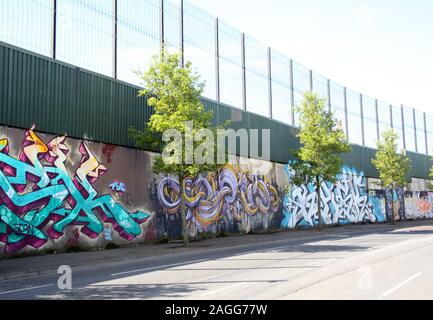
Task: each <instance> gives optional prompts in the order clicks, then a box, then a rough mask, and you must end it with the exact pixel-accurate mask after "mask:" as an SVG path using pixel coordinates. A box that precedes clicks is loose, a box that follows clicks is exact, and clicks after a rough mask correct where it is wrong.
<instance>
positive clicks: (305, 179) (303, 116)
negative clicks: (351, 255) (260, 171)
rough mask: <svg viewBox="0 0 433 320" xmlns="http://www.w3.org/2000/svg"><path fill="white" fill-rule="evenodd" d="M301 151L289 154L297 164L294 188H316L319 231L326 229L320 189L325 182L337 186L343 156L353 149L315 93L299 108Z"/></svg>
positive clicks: (294, 165)
mask: <svg viewBox="0 0 433 320" xmlns="http://www.w3.org/2000/svg"><path fill="white" fill-rule="evenodd" d="M296 109H297V110H296V111H297V112H298V113H299V125H300V131H299V134H298V137H299V139H300V142H301V148H300V149H299V150H298V151H296V152H293V151H290V152H291V153H293V154H294V155H295V157H296V158H297V161H296V162H294V164H293V166H292V169H293V170H294V176H293V178H292V179H293V180H292V182H293V183H294V184H295V185H298V186H300V185H302V184H310V183H312V184H313V185H314V186H315V188H316V194H317V198H316V200H317V203H316V204H317V208H318V218H319V221H320V222H319V223H320V228H323V219H322V209H321V195H320V189H321V185H322V183H323V182H325V181H328V182H331V183H335V182H336V179H337V175H338V173H340V170H341V167H342V164H343V161H342V159H341V155H342V154H343V153H347V152H350V150H351V147H350V145H349V143H348V142H347V140H346V137H345V134H344V132H343V130H342V129H341V128H338V126H337V120H336V119H335V118H334V116H333V113H332V112H330V111H328V110H327V103H326V99H322V98H320V97H319V96H318V95H317V94H315V93H312V92H305V93H304V98H303V101H302V103H301V105H300V106H299V107H297V108H296Z"/></svg>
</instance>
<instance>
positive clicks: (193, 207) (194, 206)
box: [158, 166, 280, 229]
mask: <svg viewBox="0 0 433 320" xmlns="http://www.w3.org/2000/svg"><path fill="white" fill-rule="evenodd" d="M184 189H185V194H184V196H185V199H186V206H187V208H188V212H187V220H188V221H190V222H191V223H195V222H197V223H198V224H199V225H200V226H201V227H203V228H204V229H206V228H208V227H210V226H211V225H215V224H216V223H218V222H219V221H220V220H221V218H222V217H223V216H229V217H231V218H233V219H235V220H236V221H243V220H244V219H245V216H246V215H253V216H254V215H270V214H273V213H276V212H277V211H278V209H279V206H280V199H279V197H278V192H277V190H276V188H275V187H274V186H272V185H271V184H269V183H267V182H266V181H265V180H264V179H261V178H259V177H257V176H255V175H250V174H249V173H242V172H240V171H239V170H238V169H237V168H236V167H234V166H226V167H224V168H223V169H222V170H220V172H219V173H218V174H217V173H209V174H208V175H207V178H203V177H199V178H197V179H194V178H188V179H186V181H185V188H184ZM158 199H159V203H160V205H161V206H162V208H163V210H164V212H165V213H168V214H171V215H173V214H178V213H179V211H180V206H181V198H180V185H179V182H178V180H176V179H172V178H170V177H166V178H164V179H162V180H161V182H160V183H159V187H158Z"/></svg>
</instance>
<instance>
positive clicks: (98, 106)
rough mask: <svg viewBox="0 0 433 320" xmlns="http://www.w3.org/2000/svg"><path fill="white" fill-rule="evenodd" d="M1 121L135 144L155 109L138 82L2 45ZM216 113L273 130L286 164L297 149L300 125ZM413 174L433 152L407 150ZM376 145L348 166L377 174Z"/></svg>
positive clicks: (212, 105)
mask: <svg viewBox="0 0 433 320" xmlns="http://www.w3.org/2000/svg"><path fill="white" fill-rule="evenodd" d="M0 81H1V83H0V103H1V109H0V117H1V119H0V124H3V125H8V126H14V127H19V128H29V127H31V126H32V125H33V124H35V125H36V128H37V130H38V131H42V132H47V133H52V134H65V133H67V134H68V136H70V137H75V138H85V139H90V140H94V141H99V142H104V143H110V144H117V145H122V146H126V147H134V143H133V142H132V141H130V139H128V136H127V131H128V127H130V126H132V127H136V128H138V129H143V128H144V124H145V122H146V121H147V120H148V119H149V117H150V115H151V113H152V110H151V108H149V107H148V106H147V104H146V100H145V99H144V98H138V97H137V87H136V86H133V85H128V84H125V83H123V82H121V81H117V80H114V79H111V78H108V77H105V76H101V75H97V74H95V73H93V72H90V71H86V70H82V69H80V68H77V67H74V66H71V65H68V64H65V63H62V62H58V61H54V60H52V59H50V58H46V57H42V56H40V55H37V54H32V53H29V52H28V51H25V50H21V49H19V48H16V47H13V46H9V45H7V44H3V43H1V44H0ZM203 103H204V104H205V106H206V108H207V109H210V110H213V112H214V124H221V123H224V122H225V121H226V120H232V122H231V125H230V126H231V127H232V128H233V129H239V128H245V129H247V130H248V129H249V128H252V129H270V130H271V159H272V161H275V162H278V163H283V164H284V163H287V162H288V161H289V160H290V159H291V157H290V155H289V153H288V149H289V147H291V148H297V147H298V146H299V141H298V139H297V138H296V134H297V131H296V129H294V128H292V127H289V126H286V125H284V124H282V123H279V122H276V121H272V120H270V119H266V118H263V117H261V116H258V115H255V114H251V113H248V112H245V111H243V110H239V109H235V108H232V107H229V106H226V105H223V104H219V103H217V102H215V101H212V100H209V99H203ZM408 154H409V156H410V157H411V158H412V160H413V170H412V173H411V174H412V176H414V177H418V178H427V177H428V174H429V168H430V164H431V163H430V159H429V157H428V156H424V155H420V154H415V153H408ZM373 156H374V150H372V149H368V148H363V147H360V146H354V147H353V151H352V153H351V154H349V155H345V156H344V160H345V162H346V164H347V165H350V166H353V167H356V168H358V169H361V170H363V171H364V172H365V173H366V175H367V176H370V177H377V172H376V170H375V168H374V166H373V165H372V164H371V161H370V160H371V158H372V157H373Z"/></svg>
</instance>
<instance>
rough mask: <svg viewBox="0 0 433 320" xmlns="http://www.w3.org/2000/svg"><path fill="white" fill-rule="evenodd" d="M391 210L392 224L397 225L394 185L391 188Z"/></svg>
mask: <svg viewBox="0 0 433 320" xmlns="http://www.w3.org/2000/svg"><path fill="white" fill-rule="evenodd" d="M391 208H392V209H391V211H392V224H394V225H395V212H394V210H395V208H394V187H393V188H392V190H391Z"/></svg>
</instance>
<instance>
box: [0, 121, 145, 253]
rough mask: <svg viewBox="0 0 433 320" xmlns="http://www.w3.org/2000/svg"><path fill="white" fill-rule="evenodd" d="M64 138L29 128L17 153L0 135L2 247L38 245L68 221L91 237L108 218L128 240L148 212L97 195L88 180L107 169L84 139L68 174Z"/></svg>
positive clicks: (54, 235) (138, 230)
mask: <svg viewBox="0 0 433 320" xmlns="http://www.w3.org/2000/svg"><path fill="white" fill-rule="evenodd" d="M65 140H66V137H57V138H54V139H53V140H51V141H50V142H49V143H48V144H45V143H44V142H43V141H42V140H41V139H40V138H39V137H38V136H37V135H36V134H35V132H34V131H33V129H31V130H28V131H26V133H25V140H24V143H23V146H22V150H21V152H20V154H19V156H18V159H16V158H14V157H12V156H10V155H9V148H8V147H9V142H8V140H7V139H3V140H0V242H4V243H5V244H6V246H5V252H7V253H9V252H15V251H18V250H20V249H22V248H24V247H25V246H27V245H29V246H31V247H34V248H41V247H42V246H44V245H45V244H46V243H47V241H48V238H49V237H50V238H52V239H58V238H59V237H61V236H62V235H63V233H64V229H65V227H66V226H68V225H80V226H82V227H81V230H80V232H81V233H82V234H85V235H86V236H88V237H89V238H91V239H94V238H96V237H97V236H98V235H99V234H101V233H102V232H103V231H104V225H103V223H111V224H112V226H113V228H114V230H116V231H117V232H118V233H119V235H120V236H121V237H123V238H124V239H127V240H132V239H134V238H136V237H137V236H138V235H140V233H141V227H140V224H141V223H143V222H145V221H147V220H148V218H149V217H150V215H149V214H147V213H144V212H141V211H137V212H135V213H132V214H131V213H128V212H127V211H126V210H125V209H124V208H123V207H122V205H120V204H119V203H116V202H115V201H114V199H113V198H112V197H111V196H110V195H102V196H100V195H98V192H97V191H96V190H95V189H94V188H93V186H92V184H93V183H94V182H95V181H96V180H98V178H99V177H100V176H101V175H103V174H104V173H106V171H107V169H106V168H105V167H104V166H103V165H102V164H100V163H99V162H98V160H97V159H96V158H95V156H94V155H93V154H92V152H91V151H90V150H89V148H88V147H87V145H86V144H85V143H84V142H82V143H81V146H80V149H79V151H80V153H81V155H82V159H81V162H80V165H79V167H78V169H77V170H76V172H75V175H74V177H73V178H71V177H70V175H69V174H68V171H67V169H66V167H65V163H66V161H67V160H68V159H67V154H68V152H69V148H68V147H67V146H66V144H65ZM101 220H102V221H101ZM50 222H52V223H51V224H50V225H49V223H50ZM45 227H47V228H46V229H47V230H46V231H44V229H45Z"/></svg>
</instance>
